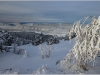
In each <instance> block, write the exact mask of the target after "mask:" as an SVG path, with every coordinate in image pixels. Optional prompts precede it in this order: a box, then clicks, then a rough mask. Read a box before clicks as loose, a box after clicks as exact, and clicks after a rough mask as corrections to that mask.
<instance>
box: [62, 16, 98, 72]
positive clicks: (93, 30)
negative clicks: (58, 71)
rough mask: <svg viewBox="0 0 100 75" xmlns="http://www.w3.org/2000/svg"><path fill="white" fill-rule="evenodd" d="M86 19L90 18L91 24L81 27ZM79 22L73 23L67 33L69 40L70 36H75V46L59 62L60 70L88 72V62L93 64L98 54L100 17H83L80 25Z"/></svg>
mask: <svg viewBox="0 0 100 75" xmlns="http://www.w3.org/2000/svg"><path fill="white" fill-rule="evenodd" d="M88 18H92V22H91V23H90V24H87V25H86V26H85V27H82V26H83V25H84V22H85V21H86V20H87V19H88ZM80 21H81V20H79V21H77V22H75V23H74V25H73V27H72V28H71V30H70V31H69V34H68V36H69V38H70V40H71V35H72V34H73V33H75V34H76V38H75V39H76V44H75V45H74V47H73V48H72V49H71V50H70V51H69V53H68V54H67V55H66V57H65V58H64V60H62V61H61V68H62V70H67V69H68V68H71V69H72V70H73V71H81V70H82V69H84V70H88V68H87V64H88V62H89V61H93V63H95V62H96V57H97V55H98V52H100V17H98V18H95V17H91V16H88V17H85V20H84V22H83V23H82V24H80Z"/></svg>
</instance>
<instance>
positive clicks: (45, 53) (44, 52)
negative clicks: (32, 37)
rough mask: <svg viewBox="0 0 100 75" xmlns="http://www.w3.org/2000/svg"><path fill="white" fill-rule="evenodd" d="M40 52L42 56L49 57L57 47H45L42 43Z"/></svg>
mask: <svg viewBox="0 0 100 75" xmlns="http://www.w3.org/2000/svg"><path fill="white" fill-rule="evenodd" d="M39 49H40V54H41V56H42V58H49V57H50V54H51V52H52V51H53V50H55V48H53V47H52V46H51V45H45V46H44V47H43V46H42V45H40V46H39Z"/></svg>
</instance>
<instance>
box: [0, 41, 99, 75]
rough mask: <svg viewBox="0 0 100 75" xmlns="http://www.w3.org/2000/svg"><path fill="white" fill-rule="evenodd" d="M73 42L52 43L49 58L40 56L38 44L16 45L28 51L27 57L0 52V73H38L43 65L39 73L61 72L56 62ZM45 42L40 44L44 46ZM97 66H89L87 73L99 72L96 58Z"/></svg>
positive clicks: (64, 54)
mask: <svg viewBox="0 0 100 75" xmlns="http://www.w3.org/2000/svg"><path fill="white" fill-rule="evenodd" d="M74 44H75V39H72V41H71V42H69V41H64V40H62V41H60V43H59V44H54V45H52V47H53V48H56V49H55V50H54V51H52V53H51V55H50V57H49V58H44V59H43V58H42V57H41V55H40V53H39V52H40V50H39V46H33V45H32V44H28V45H22V46H18V48H22V49H24V50H27V51H28V55H29V57H27V56H26V57H24V55H18V54H14V53H11V52H4V53H0V73H1V74H3V73H7V74H8V73H10V74H11V73H19V74H33V73H39V72H38V71H40V70H41V67H42V66H43V65H44V66H45V68H46V69H47V70H45V69H42V72H41V73H47V74H63V73H64V72H61V71H59V70H60V65H59V64H57V65H56V62H57V61H58V60H61V59H63V58H64V57H65V56H66V54H67V53H68V52H69V50H70V49H71V48H72V47H73V45H74ZM44 45H45V43H43V44H42V46H44ZM98 62H99V63H97V66H91V65H92V64H90V69H89V71H87V72H84V73H87V74H88V73H89V74H93V73H94V74H96V73H99V74H100V71H99V70H100V60H98ZM65 73H67V74H69V73H72V71H71V70H68V71H67V72H65Z"/></svg>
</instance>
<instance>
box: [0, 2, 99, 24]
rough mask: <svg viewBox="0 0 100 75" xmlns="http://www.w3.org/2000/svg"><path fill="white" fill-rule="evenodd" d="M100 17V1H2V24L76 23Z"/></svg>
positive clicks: (0, 7) (0, 20)
mask: <svg viewBox="0 0 100 75" xmlns="http://www.w3.org/2000/svg"><path fill="white" fill-rule="evenodd" d="M94 15H95V16H99V15H100V1H0V22H69V23H70V22H72V23H73V22H75V21H77V20H79V19H81V18H83V17H85V16H94Z"/></svg>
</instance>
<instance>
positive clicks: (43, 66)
mask: <svg viewBox="0 0 100 75" xmlns="http://www.w3.org/2000/svg"><path fill="white" fill-rule="evenodd" d="M48 72H49V68H48V67H47V65H42V67H41V68H39V69H38V70H36V71H34V72H33V74H47V73H48Z"/></svg>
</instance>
